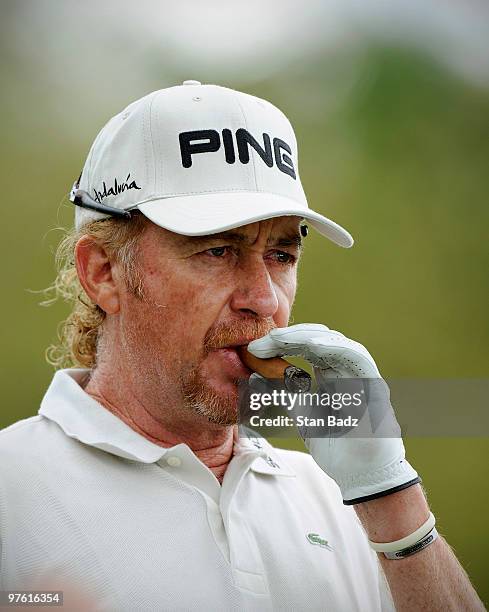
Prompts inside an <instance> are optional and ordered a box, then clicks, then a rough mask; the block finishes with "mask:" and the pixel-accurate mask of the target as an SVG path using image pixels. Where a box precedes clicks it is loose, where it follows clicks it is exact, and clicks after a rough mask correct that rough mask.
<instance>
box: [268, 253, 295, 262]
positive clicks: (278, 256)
mask: <svg viewBox="0 0 489 612" xmlns="http://www.w3.org/2000/svg"><path fill="white" fill-rule="evenodd" d="M272 256H273V257H274V259H275V260H276V261H277V262H278V263H281V264H285V265H287V264H289V265H292V264H294V263H295V262H296V259H297V258H296V257H295V256H294V255H292V253H287V251H275V252H274V253H272Z"/></svg>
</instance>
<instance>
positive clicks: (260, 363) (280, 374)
mask: <svg viewBox="0 0 489 612" xmlns="http://www.w3.org/2000/svg"><path fill="white" fill-rule="evenodd" d="M238 352H239V356H240V357H241V359H242V360H243V363H244V364H245V365H246V366H247V367H248V368H250V370H253V372H256V373H257V374H260V376H263V378H270V379H282V380H283V381H284V384H285V387H286V389H287V390H288V391H291V392H292V393H300V392H302V391H310V389H311V377H310V375H309V374H308V373H307V372H306V371H305V370H302V369H301V368H298V367H297V366H295V365H292V364H291V363H289V362H288V361H286V360H285V359H282V357H270V358H268V359H260V358H259V357H255V356H254V355H252V354H251V353H250V352H249V351H248V349H247V347H246V346H240V347H239V348H238Z"/></svg>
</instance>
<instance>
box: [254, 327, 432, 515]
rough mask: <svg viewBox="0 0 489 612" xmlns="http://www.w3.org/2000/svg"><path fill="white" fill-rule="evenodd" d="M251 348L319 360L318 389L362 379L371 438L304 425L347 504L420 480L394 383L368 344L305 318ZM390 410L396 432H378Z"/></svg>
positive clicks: (259, 354)
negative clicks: (408, 451)
mask: <svg viewBox="0 0 489 612" xmlns="http://www.w3.org/2000/svg"><path fill="white" fill-rule="evenodd" d="M248 350H249V352H250V353H252V354H253V355H255V356H256V357H261V358H263V359H265V358H268V357H276V356H280V357H281V356H285V355H290V356H292V355H295V356H300V357H303V358H304V359H306V360H307V361H309V362H310V363H311V364H312V365H313V370H314V375H315V378H316V382H317V386H318V392H324V390H325V389H326V388H329V389H330V388H331V384H333V385H334V381H335V380H336V381H337V383H341V381H338V379H346V378H347V379H362V383H363V386H364V388H365V397H366V398H367V409H366V411H365V412H364V413H363V416H362V418H361V420H360V431H362V427H363V431H365V432H367V431H368V433H366V434H365V437H359V434H358V432H356V433H353V432H351V431H350V432H348V433H346V434H345V435H341V436H334V437H333V436H328V437H320V438H319V437H309V435H308V432H307V428H299V433H300V434H301V436H302V437H303V439H304V443H305V445H306V447H307V448H308V450H309V452H310V453H311V455H312V457H313V458H314V460H315V461H316V463H317V464H318V465H319V466H320V467H321V468H322V469H323V470H324V471H325V472H326V473H327V474H328V475H329V476H331V478H333V479H334V480H335V481H336V483H337V484H338V486H339V488H340V490H341V493H342V495H343V502H344V503H345V504H348V505H349V504H356V503H361V502H364V501H368V500H370V499H375V498H377V497H382V496H384V495H388V494H389V493H395V492H396V491H400V490H402V489H404V488H407V487H408V486H411V485H413V484H416V483H417V482H420V478H419V477H418V474H417V472H416V471H415V470H414V469H413V468H412V467H411V465H410V464H409V463H408V462H407V461H406V458H405V450H404V444H403V442H402V438H401V436H400V428H399V425H398V423H397V421H396V420H395V417H394V412H393V410H392V406H391V404H390V394H389V388H388V386H387V384H386V383H385V382H384V381H383V380H382V378H381V376H380V373H379V370H378V369H377V366H376V364H375V361H374V360H373V358H372V356H371V355H370V353H369V352H368V351H367V349H366V348H365V347H364V346H363V345H361V344H359V343H358V342H355V341H354V340H350V339H349V338H346V337H345V336H344V335H343V334H341V333H339V332H337V331H333V330H330V329H329V328H328V327H326V326H325V325H321V324H313V323H303V324H299V325H292V326H290V327H281V328H275V329H273V330H272V331H271V332H270V333H269V334H267V335H266V336H264V337H263V338H259V339H257V340H253V341H252V342H250V344H249V345H248ZM345 382H346V381H345ZM386 415H387V420H388V421H389V419H390V421H389V422H390V424H391V425H392V422H394V423H395V427H394V428H392V427H390V428H389V429H388V431H391V432H392V434H391V436H392V437H384V436H385V434H383V435H382V434H378V433H377V434H376V433H375V431H373V430H376V429H377V428H376V427H373V428H372V426H371V425H372V423H373V422H375V421H379V420H384V419H385V417H386ZM316 431H317V430H316ZM360 435H363V434H360ZM388 435H389V434H388Z"/></svg>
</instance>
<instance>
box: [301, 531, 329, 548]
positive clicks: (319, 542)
mask: <svg viewBox="0 0 489 612" xmlns="http://www.w3.org/2000/svg"><path fill="white" fill-rule="evenodd" d="M306 537H307V539H308V541H309V542H310V543H311V544H314V545H315V546H320V547H321V548H327V549H328V550H333V549H332V548H331V546H330V545H329V544H328V540H325V539H324V538H322V537H321V536H320V535H318V534H317V533H308V534H307V536H306Z"/></svg>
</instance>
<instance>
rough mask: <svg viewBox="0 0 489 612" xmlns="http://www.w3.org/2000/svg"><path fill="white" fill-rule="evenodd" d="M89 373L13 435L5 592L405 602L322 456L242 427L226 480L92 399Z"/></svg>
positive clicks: (375, 606) (130, 606)
mask: <svg viewBox="0 0 489 612" xmlns="http://www.w3.org/2000/svg"><path fill="white" fill-rule="evenodd" d="M86 374H87V371H86V370H62V371H59V372H57V373H56V375H55V377H54V379H53V382H52V384H51V386H50V388H49V390H48V392H47V394H46V396H45V398H44V400H43V402H42V404H41V408H40V411H39V415H37V416H34V417H31V418H28V419H25V420H23V421H19V422H17V423H15V424H14V425H11V426H10V427H7V428H6V429H4V430H2V431H1V432H0V546H1V554H0V588H1V589H9V590H14V589H29V588H33V586H34V585H35V587H36V588H38V589H41V588H43V587H44V586H48V587H50V588H53V587H54V586H55V587H57V588H58V589H60V590H63V586H64V585H65V584H74V585H76V586H77V587H79V589H80V590H81V591H82V592H83V593H84V596H86V597H87V598H88V599H89V600H90V601H91V602H93V609H95V610H106V611H112V610H113V611H126V610H127V611H131V612H134V611H139V610H141V611H149V610H201V609H205V610H215V611H219V610H240V611H242V610H250V611H251V610H257V611H258V610H260V611H261V610H307V611H313V610H332V611H334V612H342V611H344V612H352V611H355V610H361V611H362V612H365V611H369V610H372V611H373V610H391V609H394V608H393V604H392V600H391V598H390V593H389V591H388V587H387V586H386V583H385V578H384V576H383V574H382V572H381V570H380V569H379V565H378V561H377V557H376V555H375V553H374V552H373V551H372V550H371V549H370V547H369V545H368V540H367V537H366V535H365V533H364V531H363V529H362V527H361V525H360V523H359V521H358V519H357V517H356V515H355V513H354V511H353V510H352V509H351V508H347V507H345V506H343V504H342V499H341V495H340V492H339V489H338V487H337V486H336V484H335V483H334V482H333V481H332V480H331V479H330V478H329V477H328V476H326V475H325V474H324V472H323V471H322V470H321V469H320V468H319V467H318V466H317V465H316V464H315V462H314V461H313V459H312V458H311V457H310V456H309V455H307V454H306V453H301V452H295V451H286V450H281V449H276V448H273V447H272V446H271V445H270V444H268V442H266V441H265V440H264V439H262V438H258V439H257V438H249V439H246V438H245V439H238V438H236V439H235V445H234V455H233V458H232V460H231V462H230V464H229V467H228V469H227V471H226V474H225V477H224V480H223V483H222V486H221V485H220V484H219V482H218V480H217V479H216V477H215V476H214V475H213V473H212V472H211V471H210V470H209V469H208V468H207V467H206V466H205V465H204V464H203V463H202V462H200V461H199V460H198V459H197V457H196V456H195V455H194V454H193V452H192V451H191V450H190V448H189V447H188V446H187V445H185V444H178V445H176V446H174V447H172V448H169V449H165V448H162V447H160V446H158V445H155V444H153V443H152V442H150V441H149V440H147V439H146V438H144V437H143V436H141V435H139V434H138V433H136V432H135V431H134V430H132V429H131V428H130V427H128V426H127V425H126V424H125V423H123V422H122V421H121V420H120V419H118V418H117V417H116V416H115V415H113V414H112V413H110V412H109V411H108V410H106V409H105V408H104V407H103V406H101V405H100V404H99V403H97V402H96V401H95V400H93V399H92V398H90V396H88V395H87V394H86V393H85V392H84V391H83V389H82V387H81V386H80V384H79V383H81V382H82V380H83V379H84V378H85V377H86ZM311 534H316V536H318V537H319V540H318V537H310V538H308V535H311ZM318 542H319V544H318ZM325 542H326V543H325ZM53 576H55V578H54V579H53ZM68 605H69V602H68V601H66V602H65V606H68ZM65 609H70V608H69V607H65Z"/></svg>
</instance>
